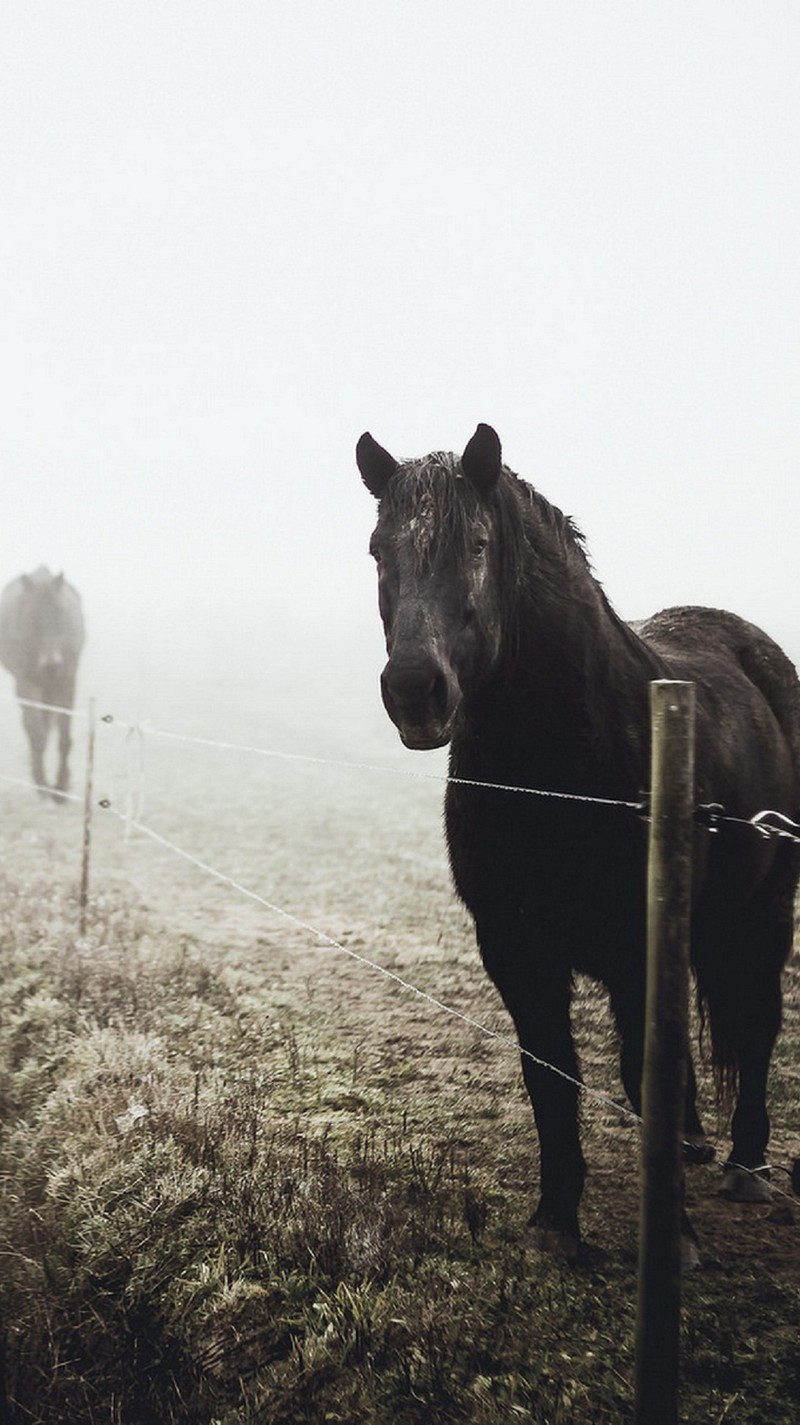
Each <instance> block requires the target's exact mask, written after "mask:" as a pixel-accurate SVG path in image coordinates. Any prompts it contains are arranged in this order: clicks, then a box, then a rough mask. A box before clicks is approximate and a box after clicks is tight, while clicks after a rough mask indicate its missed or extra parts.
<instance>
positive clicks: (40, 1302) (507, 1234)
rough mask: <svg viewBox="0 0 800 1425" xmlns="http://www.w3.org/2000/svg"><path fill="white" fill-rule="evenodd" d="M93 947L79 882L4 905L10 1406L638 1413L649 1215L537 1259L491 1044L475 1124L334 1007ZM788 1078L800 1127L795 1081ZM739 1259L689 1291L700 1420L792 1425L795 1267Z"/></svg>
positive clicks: (690, 1412)
mask: <svg viewBox="0 0 800 1425" xmlns="http://www.w3.org/2000/svg"><path fill="white" fill-rule="evenodd" d="M74 925H75V913H74V905H73V904H72V902H71V900H70V897H69V895H68V894H67V893H66V892H64V891H63V890H62V889H59V888H57V887H56V888H53V887H52V886H50V885H49V884H47V883H45V882H44V881H40V882H36V883H34V884H31V883H30V882H28V883H25V884H24V885H23V884H21V883H15V882H13V881H7V882H5V883H4V884H3V885H2V892H1V894H0V956H1V958H2V968H1V972H0V980H1V988H0V1024H1V1026H2V1027H1V1028H0V1109H2V1119H3V1124H4V1127H3V1133H2V1139H1V1140H0V1266H1V1268H2V1271H1V1273H0V1279H1V1281H2V1286H1V1287H0V1310H1V1311H2V1343H3V1355H4V1375H3V1379H2V1382H0V1389H2V1392H3V1394H2V1396H0V1415H2V1413H3V1408H4V1410H5V1416H4V1418H7V1419H8V1420H9V1421H10V1422H12V1425H21V1422H27V1423H28V1425H30V1422H40V1425H62V1422H63V1425H100V1422H101V1421H102V1422H104V1425H105V1422H109V1421H111V1422H120V1425H122V1422H125V1425H150V1422H152V1425H156V1422H158V1425H167V1422H175V1423H176V1425H178V1422H180V1425H211V1422H219V1425H270V1422H275V1425H277V1422H282V1425H283V1423H284V1422H301V1421H302V1422H309V1425H310V1422H318V1421H323V1420H332V1421H343V1422H386V1425H389V1422H417V1421H418V1422H423V1421H425V1422H430V1421H440V1422H451V1421H452V1422H458V1421H464V1422H473V1425H489V1422H500V1421H503V1422H509V1421H516V1420H519V1421H526V1420H527V1421H531V1422H539V1425H545V1422H547V1425H567V1422H569V1425H589V1422H592V1425H599V1423H600V1422H609V1425H610V1422H619V1421H624V1420H626V1419H628V1418H629V1417H630V1408H631V1375H632V1360H631V1351H632V1334H633V1313H634V1289H635V1288H634V1277H635V1252H634V1250H632V1245H631V1244H632V1240H633V1239H634V1238H635V1224H634V1226H633V1227H632V1226H631V1223H630V1220H629V1217H630V1211H629V1207H625V1206H624V1205H623V1206H621V1207H620V1206H617V1205H616V1204H615V1200H614V1198H613V1195H612V1193H611V1192H610V1191H609V1192H607V1193H606V1195H605V1196H604V1199H603V1201H602V1202H601V1203H598V1205H597V1207H596V1208H595V1211H596V1212H598V1213H600V1214H605V1217H604V1218H603V1228H604V1231H605V1236H604V1239H603V1241H602V1246H598V1245H597V1242H598V1238H599V1234H598V1232H597V1230H596V1229H595V1231H594V1234H593V1233H592V1229H591V1223H590V1230H589V1233H588V1237H589V1241H590V1246H589V1249H588V1250H587V1254H586V1257H585V1259H584V1261H583V1262H582V1263H581V1264H580V1265H579V1266H578V1267H577V1268H566V1267H564V1266H562V1265H560V1264H558V1263H556V1262H553V1261H551V1260H549V1259H547V1258H542V1257H539V1256H538V1255H537V1254H536V1253H535V1252H534V1251H533V1250H532V1249H531V1247H530V1246H529V1244H528V1243H527V1242H526V1238H525V1230H524V1224H525V1220H526V1216H527V1214H528V1212H529V1211H530V1205H531V1194H530V1183H529V1176H530V1163H529V1156H530V1154H529V1147H528V1146H527V1145H526V1146H525V1147H523V1146H522V1145H521V1144H520V1143H518V1142H517V1140H516V1139H513V1140H512V1139H508V1138H505V1139H504V1137H503V1131H504V1128H503V1125H504V1120H503V1119H502V1118H501V1117H499V1116H497V1115H496V1114H495V1115H493V1113H492V1111H491V1104H489V1105H488V1107H487V1104H486V1101H485V1099H479V1097H478V1078H479V1075H480V1065H481V1058H480V1052H479V1051H478V1050H476V1051H475V1053H474V1058H473V1061H472V1065H471V1067H472V1070H473V1072H474V1073H475V1084H476V1088H475V1095H474V1100H473V1102H470V1101H469V1092H468V1090H462V1091H460V1092H462V1094H463V1093H467V1101H466V1102H464V1103H462V1104H461V1105H460V1111H459V1112H457V1111H455V1108H454V1099H453V1096H452V1095H448V1094H446V1093H439V1092H437V1086H436V1076H435V1070H431V1071H429V1072H428V1073H427V1076H426V1077H415V1076H414V1075H413V1074H412V1073H410V1072H409V1062H408V1057H407V1055H399V1056H398V1057H397V1059H396V1060H394V1059H393V1057H392V1054H391V1052H390V1051H389V1050H388V1049H387V1051H386V1052H385V1053H384V1054H383V1057H382V1059H381V1064H380V1073H377V1072H374V1071H373V1072H364V1071H363V1066H362V1064H361V1062H360V1060H359V1049H358V1040H357V1038H356V1039H355V1040H354V1038H353V1036H352V1034H350V1035H348V1034H347V1033H346V1032H345V1029H346V1025H345V1026H344V1028H342V1029H341V1032H340V1033H338V1034H331V1033H330V1032H329V1024H328V1021H327V1019H326V1015H327V1010H326V1009H325V1007H324V1006H323V1005H321V1004H320V1003H319V999H318V997H315V995H314V993H313V987H308V988H307V989H306V991H305V992H303V995H302V996H301V1001H300V1002H296V1003H294V1004H292V1003H291V1002H289V1001H287V999H286V996H285V995H283V996H280V995H276V993H275V991H274V989H273V988H271V987H270V985H269V983H268V979H267V977H263V976H259V975H258V974H257V973H255V972H254V970H253V966H252V964H250V963H248V962H247V961H246V959H245V958H243V957H242V956H241V955H237V953H231V954H230V955H226V954H223V953H222V952H221V951H220V949H219V946H218V945H216V946H214V947H210V946H208V945H204V944H203V943H202V942H201V941H200V940H197V939H188V938H187V937H186V936H181V935H178V934H176V933H174V932H172V931H171V930H170V928H169V927H168V926H166V927H165V926H164V925H163V924H155V923H153V921H152V920H151V919H150V918H149V917H148V916H146V915H145V914H144V913H142V912H140V911H138V910H136V909H135V908H133V907H132V905H131V904H130V903H129V902H128V901H127V900H126V899H124V898H117V899H105V900H104V899H98V900H95V902H94V903H93V905H92V913H91V919H90V925H89V929H88V933H87V935H86V937H85V939H84V940H83V941H78V940H77V939H76V935H75V930H74ZM793 986H794V982H793ZM792 993H794V989H792ZM790 998H791V996H790ZM598 1005H599V1000H596V999H593V998H592V997H591V996H589V997H587V998H586V1001H585V1004H584V1008H583V1010H582V1015H583V1025H584V1039H585V1057H586V1058H588V1060H589V1061H590V1062H591V1061H592V1059H593V1058H594V1059H596V1060H597V1062H598V1063H599V1062H600V1061H601V1060H603V1059H607V1058H608V1056H609V1053H613V1045H612V1044H610V1043H609V1038H608V1023H607V1019H604V1018H603V1017H602V1015H601V1014H600V1012H599V1009H598ZM799 1031H800V1026H798V1024H797V1022H796V1019H795V1022H794V1023H792V1024H791V1025H790V1026H789V1027H788V1031H787V1040H786V1041H785V1044H784V1046H783V1048H782V1051H781V1052H782V1059H783V1061H784V1062H785V1063H786V1064H787V1066H788V1065H789V1064H790V1063H794V1064H796V1062H797V1059H796V1057H795V1058H794V1059H793V1060H792V1059H791V1049H792V1043H793V1044H794V1048H795V1050H796V1046H797V1039H798V1032H799ZM425 1032H428V1031H427V1030H426V1031H425ZM792 1036H793V1039H792ZM514 1072H515V1071H514V1068H513V1067H512V1068H510V1069H509V1083H511V1082H512V1081H513V1076H514ZM464 1082H465V1083H468V1082H469V1081H468V1080H466V1079H465V1081H464ZM781 1082H782V1087H781V1090H780V1094H779V1098H780V1105H781V1107H780V1111H781V1114H783V1115H786V1114H791V1113H794V1114H795V1118H796V1115H797V1108H798V1098H797V1095H796V1093H795V1092H794V1089H795V1088H796V1083H797V1080H796V1078H795V1079H792V1078H791V1077H790V1076H787V1077H785V1078H783V1079H782V1081H781ZM470 1122H472V1129H473V1131H472V1132H471V1133H470V1132H469V1130H468V1128H467V1127H465V1125H468V1124H469V1123H470ZM475 1122H477V1123H478V1125H479V1129H478V1131H477V1132H476V1131H475ZM592 1152H593V1153H594V1156H595V1158H597V1156H598V1152H597V1144H595V1149H593V1150H592ZM590 1157H591V1153H590ZM709 1171H710V1170H709ZM697 1181H703V1180H702V1179H698V1180H697ZM630 1201H635V1194H633V1193H631V1192H629V1194H628V1198H627V1202H628V1204H629V1203H630ZM709 1201H711V1208H709V1207H708V1204H706V1212H707V1213H708V1211H710V1210H712V1209H713V1210H716V1204H715V1203H713V1200H711V1199H709ZM779 1210H780V1211H783V1212H784V1214H786V1215H787V1216H786V1217H785V1219H784V1221H783V1222H781V1221H779V1220H778V1219H776V1221H775V1223H774V1225H773V1227H770V1226H769V1224H765V1219H764V1215H763V1213H762V1215H761V1216H758V1214H759V1212H760V1211H761V1210H759V1209H756V1210H755V1211H756V1215H757V1218H758V1221H759V1223H760V1224H761V1227H762V1228H763V1230H764V1231H765V1232H766V1233H767V1238H766V1240H767V1242H768V1244H771V1245H772V1247H773V1248H774V1251H775V1253H776V1257H777V1254H779V1253H780V1252H783V1255H784V1258H785V1256H786V1253H787V1252H793V1253H794V1259H795V1262H796V1263H800V1253H798V1248H797V1242H796V1236H797V1228H796V1226H794V1225H792V1223H791V1221H790V1220H789V1217H788V1214H790V1211H791V1209H790V1207H789V1205H788V1204H784V1203H783V1201H781V1203H779ZM768 1211H769V1210H768ZM751 1213H752V1210H751ZM626 1214H627V1215H626ZM726 1220H730V1219H726ZM750 1220H751V1222H752V1220H753V1219H752V1216H751V1219H750ZM770 1232H772V1234H773V1235H772V1236H770V1235H769V1234H770ZM773 1239H774V1240H773ZM717 1241H718V1250H717V1253H716V1256H715V1257H713V1256H712V1261H711V1264H710V1269H709V1270H708V1271H707V1272H704V1273H701V1274H699V1275H698V1276H696V1277H695V1278H693V1279H692V1280H691V1281H689V1282H688V1283H687V1284H686V1290H685V1309H684V1332H683V1354H684V1383H683V1406H682V1411H683V1415H682V1418H683V1419H684V1420H685V1421H687V1422H692V1425H701V1422H705V1421H709V1422H711V1421H722V1420H726V1421H729V1422H732V1425H733V1422H736V1423H737V1425H746V1423H748V1425H749V1423H751V1422H752V1425H754V1422H763V1425H767V1422H769V1425H781V1423H782V1422H786V1425H788V1422H789V1421H791V1420H794V1419H796V1404H795V1402H796V1399H797V1392H798V1386H799V1385H800V1345H798V1342H799V1341H800V1290H799V1286H800V1283H798V1278H797V1275H796V1274H795V1275H793V1274H792V1273H791V1271H789V1272H787V1271H786V1270H785V1269H784V1270H782V1271H780V1272H778V1271H775V1272H771V1271H770V1270H769V1265H768V1264H767V1263H765V1261H764V1260H763V1258H762V1257H760V1256H759V1253H760V1251H761V1250H762V1247H763V1243H760V1242H759V1240H755V1239H754V1240H753V1241H751V1242H750V1243H749V1245H746V1246H745V1247H744V1249H743V1250H742V1251H741V1252H737V1251H735V1250H728V1247H729V1243H728V1239H727V1238H722V1237H720V1238H718V1239H717ZM784 1267H785V1262H784Z"/></svg>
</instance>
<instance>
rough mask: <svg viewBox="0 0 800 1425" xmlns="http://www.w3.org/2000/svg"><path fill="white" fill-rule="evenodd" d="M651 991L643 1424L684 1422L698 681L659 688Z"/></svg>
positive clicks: (639, 1374)
mask: <svg viewBox="0 0 800 1425" xmlns="http://www.w3.org/2000/svg"><path fill="white" fill-rule="evenodd" d="M650 710H651V724H652V760H651V779H650V843H649V856H648V874H647V997H646V1011H645V1045H644V1073H643V1078H642V1118H643V1123H642V1173H641V1203H640V1218H639V1282H638V1296H637V1310H636V1371H635V1375H636V1398H635V1407H634V1422H635V1425H677V1421H678V1379H679V1341H680V1289H681V1216H682V1208H683V1162H682V1153H681V1141H682V1137H683V1118H684V1096H685V1089H686V1070H687V1055H688V1019H689V989H688V975H689V934H690V915H691V885H692V825H693V814H694V684H693V683H682V682H667V681H663V682H657V683H652V684H651V687H650Z"/></svg>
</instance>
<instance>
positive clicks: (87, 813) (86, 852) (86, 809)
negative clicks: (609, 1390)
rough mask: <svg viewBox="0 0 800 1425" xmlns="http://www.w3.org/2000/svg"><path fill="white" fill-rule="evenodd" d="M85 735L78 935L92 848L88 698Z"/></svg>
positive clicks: (83, 924)
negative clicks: (84, 779) (84, 781)
mask: <svg viewBox="0 0 800 1425" xmlns="http://www.w3.org/2000/svg"><path fill="white" fill-rule="evenodd" d="M86 722H87V727H88V731H87V736H86V784H85V792H84V799H83V856H82V858H81V890H80V901H79V904H80V935H81V937H83V936H84V935H85V934H86V907H87V905H88V903H89V860H90V856H91V849H92V784H93V781H94V733H95V700H94V698H90V699H89V703H88V708H87V715H86Z"/></svg>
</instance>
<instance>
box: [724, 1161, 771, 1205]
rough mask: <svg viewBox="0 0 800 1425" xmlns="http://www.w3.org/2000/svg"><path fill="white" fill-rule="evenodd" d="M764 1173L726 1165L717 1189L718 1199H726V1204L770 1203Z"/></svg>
mask: <svg viewBox="0 0 800 1425" xmlns="http://www.w3.org/2000/svg"><path fill="white" fill-rule="evenodd" d="M764 1171H765V1170H764V1169H763V1168H762V1169H759V1170H756V1169H748V1168H739V1167H734V1166H733V1164H730V1163H729V1164H727V1166H726V1168H725V1172H724V1174H723V1178H722V1182H721V1183H720V1187H719V1195H720V1197H726V1198H727V1199H728V1202H772V1188H771V1187H770V1185H769V1183H768V1182H767V1180H766V1177H765V1176H764Z"/></svg>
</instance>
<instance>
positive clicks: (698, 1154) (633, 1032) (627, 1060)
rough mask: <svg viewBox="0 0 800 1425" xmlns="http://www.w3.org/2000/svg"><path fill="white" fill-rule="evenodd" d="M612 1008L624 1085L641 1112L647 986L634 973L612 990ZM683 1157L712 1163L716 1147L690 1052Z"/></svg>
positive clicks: (633, 1104)
mask: <svg viewBox="0 0 800 1425" xmlns="http://www.w3.org/2000/svg"><path fill="white" fill-rule="evenodd" d="M637 986H638V988H637ZM611 1008H612V1010H613V1012H614V1019H615V1020H616V1024H617V1029H618V1030H619V1035H620V1042H621V1050H620V1076H621V1078H622V1083H623V1087H624V1089H625V1092H626V1094H627V1096H628V1099H629V1100H630V1104H631V1107H632V1108H633V1110H634V1112H635V1113H639V1114H640V1113H641V1111H642V1064H643V1060H644V987H643V985H642V984H641V983H640V977H637V976H636V975H635V974H632V975H631V976H630V978H629V979H628V981H627V982H626V983H625V985H624V986H622V987H614V988H613V989H612V990H611ZM683 1156H684V1159H685V1161H686V1162H687V1163H710V1162H711V1160H712V1158H713V1157H714V1149H713V1147H712V1146H711V1144H710V1143H709V1142H708V1141H707V1139H706V1135H705V1131H704V1129H703V1125H702V1123H701V1122H700V1118H699V1117H698V1113H697V1078H696V1076H695V1072H694V1064H693V1063H692V1056H691V1054H689V1056H688V1059H687V1064H686V1097H685V1108H684V1121H683Z"/></svg>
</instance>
